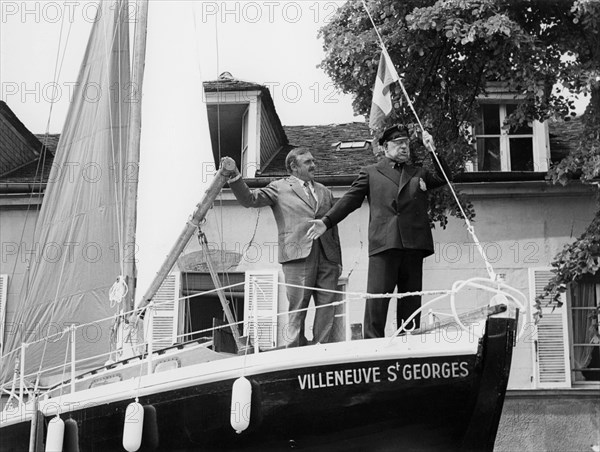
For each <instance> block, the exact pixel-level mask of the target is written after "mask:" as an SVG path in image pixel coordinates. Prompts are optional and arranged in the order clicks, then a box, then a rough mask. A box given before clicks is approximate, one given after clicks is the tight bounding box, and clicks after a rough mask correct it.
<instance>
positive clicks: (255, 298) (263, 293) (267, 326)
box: [244, 270, 278, 349]
mask: <svg viewBox="0 0 600 452" xmlns="http://www.w3.org/2000/svg"><path fill="white" fill-rule="evenodd" d="M277 278H278V271H277V270H248V271H247V272H246V282H245V284H244V335H246V336H247V335H250V338H251V339H252V342H253V343H254V315H255V312H254V311H255V308H254V304H255V303H256V316H257V318H258V322H257V323H258V344H259V347H260V348H261V349H268V348H273V347H275V346H276V345H277V344H276V342H277V290H278V288H277Z"/></svg>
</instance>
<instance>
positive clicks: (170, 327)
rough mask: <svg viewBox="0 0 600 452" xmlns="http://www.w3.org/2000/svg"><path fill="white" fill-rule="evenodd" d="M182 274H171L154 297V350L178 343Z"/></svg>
mask: <svg viewBox="0 0 600 452" xmlns="http://www.w3.org/2000/svg"><path fill="white" fill-rule="evenodd" d="M180 282H181V273H170V274H169V275H168V276H167V277H166V278H165V280H164V281H163V283H162V284H161V285H160V288H159V289H158V291H157V292H156V295H154V297H152V301H153V302H154V312H153V315H152V340H153V348H154V350H156V349H158V348H163V347H168V346H170V345H173V344H174V343H175V342H177V319H178V314H179V301H178V300H179V293H180Z"/></svg>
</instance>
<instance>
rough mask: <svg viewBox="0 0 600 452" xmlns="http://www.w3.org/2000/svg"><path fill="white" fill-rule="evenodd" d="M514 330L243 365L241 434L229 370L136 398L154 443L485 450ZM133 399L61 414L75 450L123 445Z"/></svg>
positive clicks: (12, 435) (13, 434)
mask: <svg viewBox="0 0 600 452" xmlns="http://www.w3.org/2000/svg"><path fill="white" fill-rule="evenodd" d="M512 331H514V321H512V320H511V319H490V320H489V321H488V326H487V334H486V335H485V336H484V337H483V339H482V340H481V343H480V344H479V347H478V350H477V353H475V354H467V355H450V356H448V355H446V356H424V357H419V358H402V359H371V360H362V361H357V362H351V363H350V362H349V363H337V364H331V365H320V366H315V367H310V368H306V367H296V368H288V369H284V370H273V371H269V372H264V373H258V374H254V375H248V379H249V380H250V381H251V383H252V388H253V391H252V402H251V406H250V407H241V409H237V408H235V407H234V414H235V415H237V416H248V415H249V417H250V425H249V428H248V429H247V430H245V431H244V432H241V433H239V434H238V433H236V432H234V430H233V429H232V427H231V425H230V415H231V412H232V406H231V399H232V395H231V393H232V391H231V390H232V385H233V382H234V379H231V378H228V379H223V380H218V381H213V382H210V383H206V384H201V385H191V386H187V387H182V388H178V389H175V390H170V391H162V392H156V393H152V394H146V395H143V396H140V398H139V402H140V403H141V404H142V405H152V406H153V407H154V408H155V409H156V419H157V422H156V425H154V426H151V427H149V428H152V429H154V430H157V431H158V437H159V447H158V450H180V451H191V450H261V451H265V450H285V449H290V448H294V449H299V450H311V451H312V450H327V451H330V450H340V451H341V450H343V451H352V450H356V451H358V450H376V451H387V450H491V449H492V448H493V443H494V439H495V435H496V430H497V425H498V421H499V417H500V414H501V410H502V403H503V399H504V393H505V390H506V383H507V380H508V370H509V368H510V361H511V356H512V345H513V344H512V341H513V336H512ZM481 389H484V390H485V393H483V392H482V391H481ZM131 401H132V399H131V397H130V398H128V399H123V400H120V401H113V402H111V403H108V404H101V405H96V406H92V407H89V408H82V409H78V410H74V411H71V412H70V413H68V414H67V415H63V416H62V417H63V418H65V419H66V418H68V417H71V418H73V419H75V420H76V421H77V424H78V427H79V440H80V446H81V450H85V451H113V450H114V451H117V450H123V447H122V431H123V422H124V419H125V410H126V407H127V405H128V404H129V403H130V402H131ZM248 411H249V413H248ZM47 421H48V419H46V423H47ZM145 427H146V426H145ZM29 430H30V423H29V422H21V423H17V424H13V425H8V426H6V427H4V428H2V435H1V436H2V440H1V443H2V450H3V451H12V450H14V451H22V450H26V448H27V447H28V439H29ZM141 450H144V445H143V446H142V449H141ZM146 450H150V449H146Z"/></svg>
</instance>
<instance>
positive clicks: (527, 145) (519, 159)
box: [510, 138, 533, 171]
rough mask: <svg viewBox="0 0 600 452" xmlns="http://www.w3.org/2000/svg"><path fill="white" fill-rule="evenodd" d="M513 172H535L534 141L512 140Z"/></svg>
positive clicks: (526, 139) (525, 139)
mask: <svg viewBox="0 0 600 452" xmlns="http://www.w3.org/2000/svg"><path fill="white" fill-rule="evenodd" d="M510 169H511V171H533V139H531V138H511V139H510Z"/></svg>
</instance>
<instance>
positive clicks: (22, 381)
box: [2, 278, 527, 404]
mask: <svg viewBox="0 0 600 452" xmlns="http://www.w3.org/2000/svg"><path fill="white" fill-rule="evenodd" d="M243 284H244V282H241V283H237V284H231V285H229V286H226V287H223V288H221V289H220V290H227V289H231V288H234V287H236V286H240V285H243ZM278 284H280V285H286V284H285V283H278ZM289 286H293V287H301V286H294V285H291V284H290V285H289ZM465 288H473V289H480V290H484V291H488V292H490V293H493V294H494V295H495V296H500V297H501V299H500V300H499V301H500V302H501V303H503V304H507V305H512V306H514V307H516V308H518V309H519V310H520V311H521V312H523V313H524V312H525V311H526V306H527V298H526V297H525V295H523V294H522V293H521V292H520V291H519V290H517V289H515V288H513V287H511V286H509V285H507V284H505V283H504V282H498V281H491V280H490V279H487V278H471V279H468V280H465V281H456V282H455V283H454V284H453V286H452V288H451V289H447V290H428V291H419V292H406V293H400V294H398V293H387V294H369V293H359V292H343V291H335V290H328V292H334V293H337V294H340V295H342V296H344V297H345V298H343V299H342V300H338V301H334V302H332V303H330V304H328V305H323V306H312V307H309V308H303V309H297V310H295V311H285V312H280V313H277V314H275V315H274V316H275V317H276V318H279V317H280V316H287V315H288V314H289V313H290V312H301V311H308V310H311V309H320V308H324V307H328V306H340V305H350V304H351V303H354V302H358V301H362V300H364V299H374V298H392V297H393V298H397V299H402V298H404V297H408V296H414V295H421V296H428V295H429V296H433V295H435V298H433V299H431V300H429V301H427V302H425V303H423V304H422V306H421V308H420V309H418V310H417V311H415V313H413V314H412V315H411V316H410V317H409V318H408V319H407V320H406V321H405V322H404V323H403V324H402V325H400V326H399V327H398V329H397V330H396V331H395V333H394V334H393V335H392V336H391V338H390V344H391V343H393V342H394V340H396V338H397V337H399V335H400V334H401V333H403V332H405V333H407V334H411V331H410V330H408V329H407V325H409V324H411V323H412V320H413V319H414V318H415V316H416V315H417V314H419V313H427V315H426V316H424V319H425V322H430V323H431V322H433V321H434V320H433V319H434V318H435V317H436V316H437V317H447V318H449V319H451V321H452V322H453V324H454V325H456V326H457V327H458V328H460V329H464V330H466V329H468V326H467V325H465V324H464V323H463V322H462V321H461V318H460V315H459V313H458V310H457V307H456V295H457V293H458V292H460V291H461V290H464V289H465ZM310 289H312V290H323V289H318V288H310ZM215 290H216V289H215ZM215 290H209V291H206V292H202V293H196V294H193V295H189V296H186V297H180V298H176V299H173V300H167V301H163V302H160V303H154V302H151V303H149V304H148V305H147V306H146V308H145V310H147V312H148V313H147V315H148V316H149V318H148V320H147V325H148V327H149V328H148V330H146V331H145V336H146V339H147V340H146V341H144V342H141V343H139V344H137V349H138V350H143V352H142V353H139V354H138V355H135V356H131V357H130V358H127V359H123V360H122V362H128V363H129V362H135V361H137V360H139V361H140V362H141V363H142V364H141V365H142V366H144V364H146V372H145V373H146V374H148V375H149V374H151V373H152V372H153V355H154V353H155V352H156V351H158V350H161V351H162V350H168V349H169V348H175V347H180V345H181V343H179V342H178V343H175V344H173V345H170V346H168V347H161V348H160V349H157V350H155V345H156V344H155V341H154V340H153V334H152V321H151V320H152V316H153V315H154V314H155V311H156V310H157V308H159V307H160V306H161V305H163V304H168V303H173V302H180V301H182V300H186V299H188V298H191V297H197V296H199V295H206V294H210V293H212V292H215ZM252 290H254V291H255V293H254V295H255V296H254V299H255V300H256V295H257V293H256V291H258V290H262V289H261V288H260V286H259V285H258V284H254V285H253V289H252ZM447 297H448V298H449V305H450V313H445V312H442V311H438V312H434V311H432V310H431V306H432V305H434V304H436V303H439V302H440V301H441V300H443V299H445V298H447ZM493 301H494V300H493ZM496 302H498V300H496ZM254 305H255V306H254V310H253V311H254V312H253V319H258V317H259V316H258V312H257V306H256V305H257V303H254ZM137 314H139V312H138V310H137V309H134V310H131V311H127V312H124V313H120V314H119V315H117V316H112V317H108V318H105V319H101V320H100V321H97V322H90V323H88V324H82V325H70V326H69V327H68V328H66V329H65V330H63V331H61V332H59V333H55V334H52V335H49V336H46V337H44V338H41V339H38V340H36V341H32V342H29V343H23V344H22V345H21V347H20V348H19V349H17V350H13V351H12V352H11V353H19V358H18V364H17V366H18V367H19V370H18V372H15V378H17V377H18V379H19V380H18V387H19V389H18V394H15V393H14V390H15V386H16V385H15V383H16V382H15V381H12V386H11V389H10V390H8V389H6V388H5V387H3V388H2V392H3V393H6V394H9V395H10V397H11V398H12V399H14V400H17V401H18V402H19V404H21V403H25V400H26V398H29V397H31V396H32V395H33V393H34V392H37V391H38V390H39V388H38V385H39V381H40V378H41V376H42V375H54V376H56V375H57V374H58V373H60V372H61V371H62V374H63V375H62V378H61V380H60V381H61V382H60V383H59V384H57V385H52V387H50V388H46V389H45V391H50V390H52V391H55V390H56V389H57V388H61V391H62V388H63V387H67V386H68V387H69V389H70V391H71V392H75V390H76V388H75V383H76V380H77V379H78V378H81V377H82V376H83V375H85V374H86V373H89V372H90V369H89V367H88V368H86V370H84V371H82V372H80V373H78V371H77V369H78V368H79V369H81V368H82V367H85V366H84V365H85V363H87V362H90V361H98V359H99V358H103V357H106V358H107V359H108V362H107V363H106V365H105V368H111V367H114V366H115V365H117V364H118V362H114V361H111V360H110V358H111V357H112V356H114V354H115V351H114V350H111V351H108V352H106V353H102V354H99V355H96V356H93V357H86V358H80V359H77V358H76V350H77V344H76V339H77V331H78V330H79V329H82V328H86V327H89V326H90V325H95V326H97V325H98V324H99V323H103V322H111V323H114V322H115V320H116V319H117V318H118V317H121V318H127V317H128V316H131V317H132V318H133V317H135V316H136V315H137ZM343 315H345V316H349V309H348V306H346V310H345V314H343ZM521 318H522V317H521ZM248 320H252V319H251V318H249V319H248ZM244 323H245V321H243V320H242V321H238V322H235V323H233V324H224V325H219V326H214V327H212V328H207V329H203V330H196V331H192V332H186V333H185V334H182V335H178V336H177V339H183V338H185V337H186V336H187V337H190V336H196V337H197V336H198V335H201V334H207V335H209V334H210V335H213V334H214V333H215V331H217V330H219V329H230V328H232V327H238V326H239V325H242V324H244ZM253 323H254V325H253V328H252V330H251V331H252V332H253V335H254V338H255V340H254V342H255V344H252V345H254V346H253V349H254V353H265V352H268V351H269V350H261V349H260V347H258V346H256V343H257V342H258V341H257V340H256V338H259V337H260V336H259V333H260V332H259V327H258V321H254V322H253ZM521 324H522V325H521V328H520V329H519V332H518V334H517V340H518V339H519V338H520V337H521V335H522V334H523V332H524V328H525V326H526V325H525V322H521ZM66 335H68V336H69V343H68V345H70V351H71V353H70V354H68V353H67V352H68V350H65V362H64V363H63V364H60V365H57V366H53V367H49V368H44V369H43V370H39V371H38V372H32V373H30V374H27V375H26V374H25V367H26V366H25V359H26V356H27V353H26V351H27V348H28V347H30V346H31V345H33V344H35V343H39V342H42V341H51V340H58V339H60V338H63V337H64V336H66ZM249 336H250V335H248V338H246V339H247V340H249ZM346 340H350V338H348V337H346ZM190 342H198V340H192V341H190ZM342 342H343V341H342ZM248 349H249V347H246V350H245V353H247V352H248ZM9 355H10V353H9V354H7V355H5V356H3V360H4V359H5V358H6V357H8V356H9ZM144 361H145V363H144ZM67 369H69V371H68V372H67ZM97 370H98V369H96V371H97ZM67 374H68V379H65V376H66V375H67ZM140 376H141V372H140ZM31 381H35V384H34V385H32V384H28V382H31Z"/></svg>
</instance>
